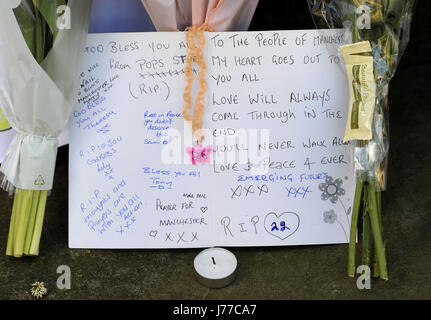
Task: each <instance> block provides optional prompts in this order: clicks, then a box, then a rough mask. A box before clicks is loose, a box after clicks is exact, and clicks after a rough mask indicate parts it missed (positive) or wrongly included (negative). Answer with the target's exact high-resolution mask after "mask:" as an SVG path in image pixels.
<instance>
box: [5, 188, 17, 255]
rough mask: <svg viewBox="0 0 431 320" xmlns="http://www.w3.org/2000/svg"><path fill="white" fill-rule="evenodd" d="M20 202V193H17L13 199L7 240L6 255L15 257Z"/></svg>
mask: <svg viewBox="0 0 431 320" xmlns="http://www.w3.org/2000/svg"><path fill="white" fill-rule="evenodd" d="M19 202H20V193H19V192H15V195H14V198H13V206H12V216H11V218H10V225H9V235H8V238H7V247H6V255H8V256H13V247H14V233H15V223H16V220H17V211H18V210H17V209H18V204H19Z"/></svg>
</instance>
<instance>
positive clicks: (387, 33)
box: [308, 0, 415, 280]
mask: <svg viewBox="0 0 431 320" xmlns="http://www.w3.org/2000/svg"><path fill="white" fill-rule="evenodd" d="M308 4H309V7H310V11H311V13H312V15H313V18H314V21H315V24H316V26H317V27H318V28H344V30H345V40H347V41H349V40H351V42H352V44H351V45H346V46H343V47H341V48H340V51H341V52H342V54H343V57H344V61H345V63H346V70H347V74H348V76H349V82H350V100H351V101H350V111H349V118H348V121H347V126H346V134H345V140H355V141H356V145H355V151H354V159H355V173H356V177H357V184H356V193H355V199H354V205H353V209H352V217H351V230H350V244H349V257H348V275H349V276H351V277H353V276H354V275H355V271H356V270H355V269H356V268H355V267H356V258H355V253H356V252H355V251H356V249H355V244H356V230H357V227H358V217H359V212H360V211H361V210H362V228H363V229H362V264H363V265H368V266H370V267H372V275H373V276H374V277H380V278H382V279H385V280H387V279H388V272H387V264H386V255H385V247H384V242H383V237H382V219H381V196H380V192H381V191H382V190H384V189H385V186H386V162H387V155H388V149H389V127H388V121H387V120H388V114H387V112H388V87H389V81H390V80H391V78H392V77H393V75H394V73H395V70H396V68H397V65H398V62H399V61H400V58H401V56H402V53H403V51H404V49H405V47H406V45H407V42H408V39H409V33H410V27H409V26H410V21H411V19H412V15H413V11H414V5H415V0H308Z"/></svg>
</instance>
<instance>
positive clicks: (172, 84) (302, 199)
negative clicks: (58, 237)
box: [69, 30, 355, 248]
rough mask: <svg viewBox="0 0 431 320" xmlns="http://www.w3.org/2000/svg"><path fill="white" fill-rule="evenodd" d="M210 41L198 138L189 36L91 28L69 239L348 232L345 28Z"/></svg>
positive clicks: (137, 241) (140, 243) (259, 237)
mask: <svg viewBox="0 0 431 320" xmlns="http://www.w3.org/2000/svg"><path fill="white" fill-rule="evenodd" d="M206 42H207V44H206V49H205V52H204V53H205V59H206V64H207V76H206V79H207V84H208V86H207V91H206V106H205V113H204V117H203V120H204V121H203V128H204V129H205V132H206V134H205V140H204V141H203V142H202V144H201V145H197V144H196V143H194V142H193V139H192V134H191V130H190V124H189V123H186V122H185V121H184V119H183V117H182V108H183V94H184V87H185V83H186V82H185V76H184V68H185V66H186V62H187V56H186V55H187V48H186V41H185V36H184V33H179V32H172V33H118V34H97V35H89V39H88V44H87V47H86V48H85V55H84V56H85V59H84V60H85V62H84V63H85V64H84V68H83V71H82V73H81V76H80V89H79V92H78V95H77V104H76V107H75V108H74V110H73V115H72V119H71V127H70V178H69V183H70V186H69V192H70V198H69V231H70V232H69V245H70V247H71V248H193V247H209V246H282V245H306V244H329V243H346V242H348V236H349V230H350V215H351V207H352V203H353V198H354V185H355V183H354V182H355V179H354V175H353V163H352V146H351V145H350V144H348V143H343V140H342V139H343V133H344V129H345V124H346V119H347V110H348V94H349V90H348V83H347V78H346V76H345V73H344V71H343V69H342V67H341V65H342V62H341V61H340V59H339V56H338V53H337V52H338V47H339V46H340V45H341V44H342V42H343V35H342V31H323V30H319V31H316V30H300V31H267V32H237V33H235V32H226V33H207V34H206ZM193 73H194V74H195V77H197V73H198V69H197V67H196V65H194V69H193ZM194 85H195V86H196V87H197V83H196V82H195V83H194ZM196 92H197V88H196V90H195V91H194V94H196Z"/></svg>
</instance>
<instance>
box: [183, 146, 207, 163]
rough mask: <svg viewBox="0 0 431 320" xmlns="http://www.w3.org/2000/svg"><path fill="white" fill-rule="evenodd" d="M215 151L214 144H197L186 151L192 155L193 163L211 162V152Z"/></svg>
mask: <svg viewBox="0 0 431 320" xmlns="http://www.w3.org/2000/svg"><path fill="white" fill-rule="evenodd" d="M212 151H213V147H212V146H207V147H202V146H197V147H196V148H194V147H188V148H186V152H187V153H188V154H189V155H190V157H191V161H192V163H193V164H196V162H197V163H209V162H210V154H211V152H212Z"/></svg>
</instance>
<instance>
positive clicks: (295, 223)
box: [264, 212, 300, 240]
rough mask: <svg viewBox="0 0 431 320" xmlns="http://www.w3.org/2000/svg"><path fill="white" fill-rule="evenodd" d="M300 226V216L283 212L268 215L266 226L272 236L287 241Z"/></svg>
mask: <svg viewBox="0 0 431 320" xmlns="http://www.w3.org/2000/svg"><path fill="white" fill-rule="evenodd" d="M299 224H300V219H299V216H298V215H297V214H296V213H294V212H283V213H281V214H276V213H274V212H270V213H268V214H267V215H266V217H265V221H264V226H265V230H266V232H268V233H269V234H270V235H272V236H274V237H277V238H279V239H280V240H285V239H287V238H288V237H290V236H291V235H292V234H294V233H295V232H296V231H297V230H298V228H299Z"/></svg>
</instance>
